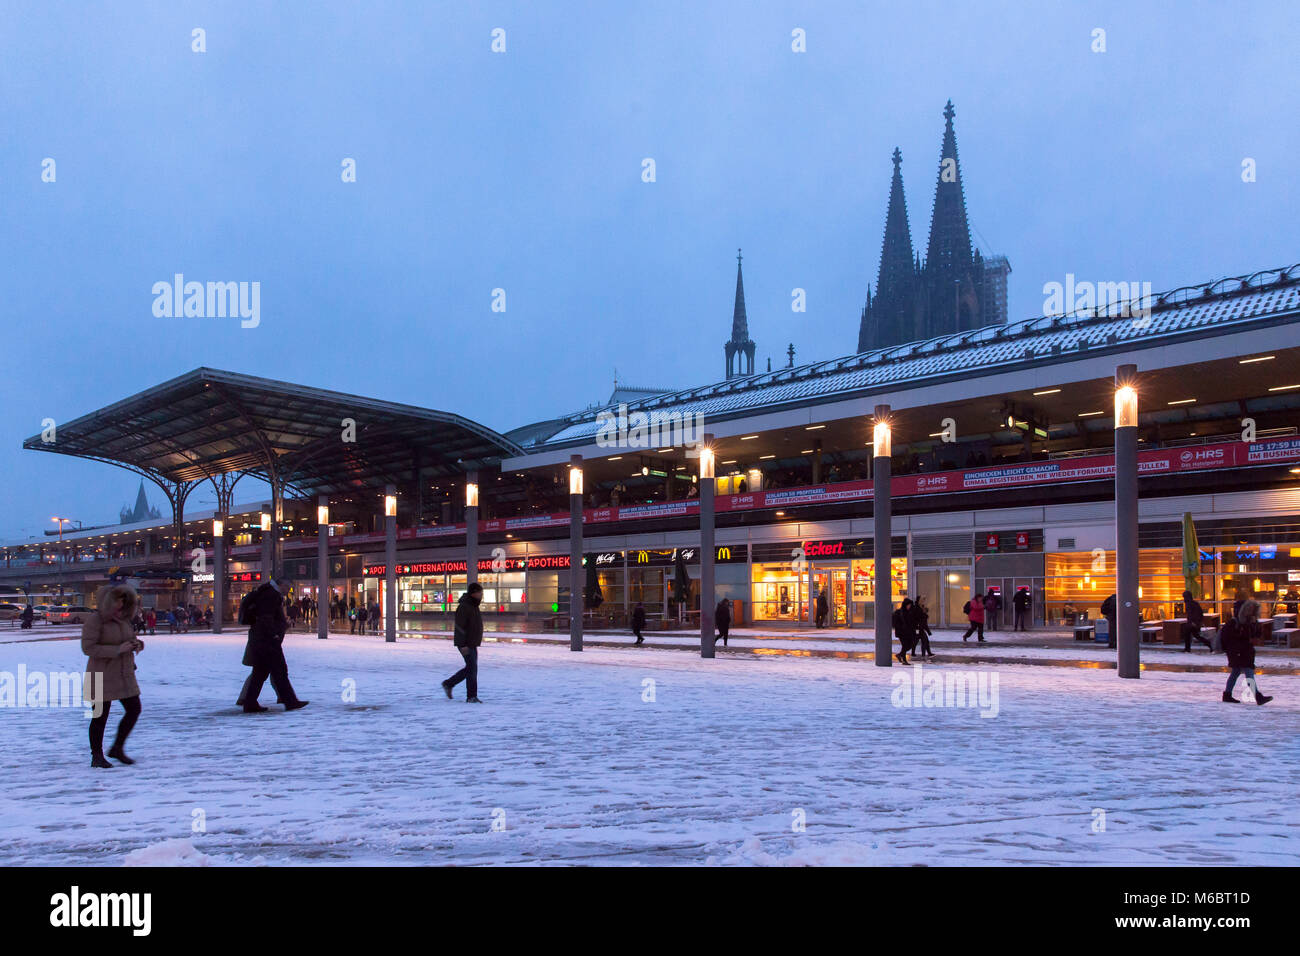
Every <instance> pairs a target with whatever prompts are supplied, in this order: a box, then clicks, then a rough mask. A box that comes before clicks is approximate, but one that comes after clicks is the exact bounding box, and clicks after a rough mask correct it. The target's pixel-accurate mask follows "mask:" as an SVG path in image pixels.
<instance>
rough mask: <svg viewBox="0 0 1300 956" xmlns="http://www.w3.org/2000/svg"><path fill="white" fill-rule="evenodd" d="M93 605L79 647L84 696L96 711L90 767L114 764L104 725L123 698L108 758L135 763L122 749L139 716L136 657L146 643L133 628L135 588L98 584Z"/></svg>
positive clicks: (92, 725) (82, 631)
mask: <svg viewBox="0 0 1300 956" xmlns="http://www.w3.org/2000/svg"><path fill="white" fill-rule="evenodd" d="M96 603H97V605H98V607H99V610H97V611H95V612H94V613H93V614H91V615H89V616H88V617H87V618H86V620H85V621H84V622H82V625H81V650H82V652H83V653H84V654H85V655H86V675H85V679H84V682H83V690H82V694H83V697H84V698H85V700H86V702H87V703H90V704H92V705H94V709H95V711H96V715H95V716H94V717H93V718H91V721H90V765H91V766H92V767H112V766H113V765H112V764H111V763H109V762H108V761H107V760H105V759H104V728H105V727H107V726H108V711H109V708H110V705H111V703H112V702H113V701H115V700H120V701H121V702H122V709H123V710H124V711H125V714H124V715H123V717H122V720H121V722H120V723H119V724H118V725H117V736H116V737H114V738H113V746H112V747H110V748H109V750H108V756H110V757H112V758H113V759H114V760H116V761H118V762H119V763H123V764H132V763H135V761H134V760H132V759H131V758H130V757H128V756H127V755H126V753H125V752H124V751H123V749H122V748H123V747H124V746H125V745H126V738H127V737H128V736H129V735H130V733H131V728H133V727H134V726H135V722H136V718H138V717H139V716H140V685H139V684H137V683H136V680H135V655H136V654H137V653H139V652H140V651H142V650H144V641H142V640H140V639H139V638H138V637H136V635H135V631H134V630H133V629H132V627H131V618H132V615H133V614H134V613H135V607H136V604H137V603H138V599H137V598H136V594H135V591H134V590H132V589H131V588H129V587H127V586H126V585H124V584H118V585H110V586H107V587H103V588H100V590H99V595H98V598H97V601H96Z"/></svg>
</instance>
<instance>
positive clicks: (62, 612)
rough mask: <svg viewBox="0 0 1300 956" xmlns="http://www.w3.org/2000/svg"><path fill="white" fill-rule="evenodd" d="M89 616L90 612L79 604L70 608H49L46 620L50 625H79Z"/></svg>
mask: <svg viewBox="0 0 1300 956" xmlns="http://www.w3.org/2000/svg"><path fill="white" fill-rule="evenodd" d="M90 614H91V610H90V608H88V607H85V606H83V605H80V604H74V605H72V606H71V607H67V606H61V607H57V608H50V613H49V615H48V617H47V618H46V620H48V621H49V622H50V623H51V624H80V623H81V622H82V621H84V620H85V619H86V618H87V617H89V616H90Z"/></svg>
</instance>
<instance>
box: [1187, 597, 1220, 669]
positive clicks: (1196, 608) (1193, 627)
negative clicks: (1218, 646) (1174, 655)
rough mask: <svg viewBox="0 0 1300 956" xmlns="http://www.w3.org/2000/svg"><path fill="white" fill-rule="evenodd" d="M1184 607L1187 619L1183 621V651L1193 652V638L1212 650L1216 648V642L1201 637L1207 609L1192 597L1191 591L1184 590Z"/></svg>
mask: <svg viewBox="0 0 1300 956" xmlns="http://www.w3.org/2000/svg"><path fill="white" fill-rule="evenodd" d="M1183 607H1184V608H1185V609H1186V610H1187V620H1185V621H1183V653H1184V654H1190V653H1191V652H1192V638H1196V639H1197V640H1198V641H1200V642H1201V643H1202V644H1204V645H1205V646H1206V647H1208V648H1210V650H1214V644H1213V643H1212V642H1210V641H1208V640H1206V639H1205V638H1203V637H1201V624H1202V623H1204V621H1205V611H1203V610H1202V609H1201V605H1200V602H1199V601H1197V600H1196V599H1195V598H1194V597H1192V592H1191V591H1184V592H1183Z"/></svg>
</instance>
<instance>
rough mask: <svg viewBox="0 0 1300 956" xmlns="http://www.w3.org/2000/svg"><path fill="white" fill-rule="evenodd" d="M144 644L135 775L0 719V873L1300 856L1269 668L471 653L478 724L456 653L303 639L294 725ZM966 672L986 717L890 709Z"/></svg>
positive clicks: (291, 647)
mask: <svg viewBox="0 0 1300 956" xmlns="http://www.w3.org/2000/svg"><path fill="white" fill-rule="evenodd" d="M35 636H36V637H40V638H44V637H46V635H45V634H43V633H41V632H39V631H38V632H36V633H35ZM15 638H16V635H6V636H5V640H4V642H3V643H0V672H7V673H10V674H14V673H17V672H18V668H19V667H20V666H22V667H23V668H25V670H26V672H27V673H28V674H32V673H37V672H68V671H80V670H81V668H82V666H83V663H84V660H85V658H84V657H83V656H82V654H81V651H80V646H79V643H78V642H77V641H76V640H51V639H43V640H35V641H18V640H16V639H15ZM146 643H147V648H146V650H145V651H144V652H143V653H142V654H141V655H140V657H139V672H138V677H139V680H140V685H141V688H142V698H141V699H142V702H143V704H144V712H143V715H142V716H141V719H140V722H139V724H138V726H137V728H136V731H135V733H134V734H133V735H132V737H131V740H130V746H129V752H130V754H131V755H132V756H133V757H134V758H135V759H136V760H137V763H136V764H135V765H134V766H131V767H124V766H114V768H113V769H112V770H93V769H91V767H90V765H89V752H88V748H87V743H86V725H87V720H86V718H85V716H84V715H83V714H84V712H83V711H82V710H81V709H77V708H55V707H6V708H5V709H3V710H0V727H2V728H3V737H2V739H3V749H4V754H5V764H6V766H7V773H6V785H5V787H4V789H3V798H2V799H3V803H0V835H2V837H3V846H4V851H3V854H0V859H3V862H4V863H6V864H21V865H83V864H94V865H118V864H124V863H137V862H144V863H149V862H158V863H209V864H212V865H248V864H267V865H277V864H316V863H357V864H390V865H417V864H420V865H425V864H460V865H468V864H488V863H492V864H522V863H539V862H543V863H570V864H614V865H636V864H672V865H695V864H708V863H720V864H737V863H738V864H750V863H756V864H818V863H828V864H829V863H851V864H892V865H912V864H925V865H931V866H934V865H941V866H945V865H963V864H1023V863H1029V864H1065V863H1069V864H1124V865H1157V864H1159V865H1164V864H1283V865H1286V864H1294V863H1295V862H1296V861H1297V850H1298V849H1300V810H1297V808H1296V802H1295V781H1296V780H1297V779H1300V749H1298V747H1297V737H1296V726H1297V714H1298V713H1300V706H1298V705H1297V699H1298V697H1300V678H1297V677H1294V676H1276V675H1268V674H1265V675H1263V676H1262V677H1261V684H1262V688H1263V690H1264V691H1265V692H1266V693H1269V694H1273V695H1275V698H1276V699H1275V700H1274V701H1273V702H1272V703H1271V704H1269V705H1268V706H1265V707H1257V706H1254V705H1246V704H1243V705H1241V706H1230V705H1225V704H1223V703H1221V702H1220V701H1219V694H1220V691H1221V689H1222V685H1223V676H1222V675H1220V674H1217V673H1165V672H1148V673H1147V674H1145V675H1144V676H1143V678H1142V679H1141V680H1140V681H1125V680H1120V679H1118V678H1117V677H1116V675H1115V672H1114V671H1113V670H1102V669H1087V668H1077V667H1055V666H1033V667H1030V666H1018V665H997V666H995V667H982V666H980V665H975V664H958V663H940V664H933V665H925V666H924V667H923V670H922V675H921V677H920V678H919V679H918V678H915V677H914V674H913V673H912V672H909V670H908V669H907V668H902V667H895V668H892V669H891V670H885V669H883V668H877V667H875V666H873V665H872V664H870V663H869V662H864V661H855V660H849V661H844V660H825V659H798V658H794V659H792V658H782V657H755V656H734V657H733V656H727V655H721V656H719V658H718V659H716V660H712V661H705V660H701V659H700V658H699V657H698V656H695V655H693V654H691V653H690V652H687V651H681V650H662V649H660V650H655V649H647V648H638V649H632V648H629V649H626V650H621V649H619V650H615V649H607V648H589V649H588V650H586V651H584V652H583V653H582V654H574V653H571V652H570V651H568V650H567V649H566V648H563V647H559V646H554V645H538V644H529V645H524V644H515V643H492V642H489V643H486V644H485V645H484V647H483V648H482V654H481V658H480V691H479V693H480V696H481V697H482V698H483V700H484V701H485V703H484V704H483V705H482V706H474V705H467V704H466V703H464V700H463V698H464V688H463V686H462V687H461V688H459V689H458V694H457V699H456V700H454V701H450V700H447V699H446V698H445V696H444V695H443V693H442V691H441V689H440V687H439V681H440V680H441V679H443V678H444V677H446V676H448V675H450V674H451V673H452V672H453V671H454V670H456V669H457V667H458V666H459V660H460V659H459V656H458V655H457V654H456V652H455V650H454V648H453V647H452V646H451V643H450V642H449V641H447V640H444V639H432V640H421V639H403V640H401V641H399V642H398V643H396V644H385V643H384V642H383V641H382V640H381V639H375V638H360V637H357V638H349V637H335V638H332V639H331V640H329V641H319V640H316V639H314V638H312V637H308V636H304V635H291V636H290V637H289V638H288V639H287V640H286V643H285V649H286V654H287V656H288V659H289V664H290V673H291V676H292V678H293V681H294V683H295V686H296V687H297V689H298V692H299V694H300V695H301V696H302V697H304V698H305V699H308V700H310V701H311V705H310V706H309V707H308V708H306V709H305V710H302V711H298V712H294V713H285V712H284V710H283V708H282V707H279V706H277V705H274V695H273V694H272V693H271V691H270V688H269V687H267V688H266V690H265V691H264V692H263V696H262V701H263V703H266V704H270V705H272V706H271V710H270V711H269V712H267V713H265V714H255V715H245V714H243V713H242V712H240V711H239V709H238V708H237V707H235V705H234V701H235V696H236V694H237V692H238V690H239V686H240V683H241V681H242V680H243V679H244V677H245V675H246V674H247V669H246V668H244V667H242V666H241V665H240V657H241V653H242V647H243V643H244V641H243V638H242V636H240V635H238V634H225V635H221V636H214V635H194V634H192V635H186V636H179V635H178V636H161V635H160V636H155V637H152V638H146ZM957 672H960V673H962V674H963V675H964V676H967V677H969V678H973V680H971V684H972V687H974V686H982V687H983V690H984V692H985V696H984V698H983V700H981V699H980V698H979V697H978V695H974V696H973V697H972V699H970V700H968V704H970V706H966V707H958V706H937V707H936V706H921V707H902V706H896V704H898V703H904V702H907V701H906V700H904V698H910V697H911V694H912V691H913V689H914V688H915V689H916V690H918V691H919V690H920V689H921V688H922V687H923V686H925V684H926V681H927V680H930V677H929V675H933V674H940V675H945V676H946V675H950V674H955V673H957ZM900 675H902V676H900ZM904 679H906V680H907V681H908V683H907V684H906V685H902V686H899V685H898V681H900V680H904ZM914 680H915V684H914V683H913V681H914ZM981 682H982V684H981ZM930 683H933V681H932V680H930ZM1242 689H1243V688H1242V687H1241V686H1240V685H1239V691H1240V690H1242ZM994 691H996V697H990V696H989V695H990V694H991V693H992V692H994ZM353 695H354V696H355V699H353ZM933 699H934V695H931V696H930V697H929V698H926V697H924V696H923V695H921V694H919V693H918V694H917V699H916V702H917V703H925V702H927V700H929V701H931V702H932V701H933ZM990 704H992V705H993V706H990ZM120 713H121V711H120V710H116V709H115V711H114V714H113V716H112V717H111V719H110V723H109V730H110V734H111V731H112V728H113V727H115V726H116V722H117V719H118V716H119V715H120ZM982 713H983V714H990V715H992V714H994V713H996V715H995V716H981V714H982Z"/></svg>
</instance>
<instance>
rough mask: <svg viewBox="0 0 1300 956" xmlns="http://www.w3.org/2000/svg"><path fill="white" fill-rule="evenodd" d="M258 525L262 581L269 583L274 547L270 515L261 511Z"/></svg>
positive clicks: (272, 572) (272, 569)
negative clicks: (260, 531) (260, 538)
mask: <svg viewBox="0 0 1300 956" xmlns="http://www.w3.org/2000/svg"><path fill="white" fill-rule="evenodd" d="M259 525H260V527H261V529H262V580H263V581H269V580H271V578H272V577H274V570H275V569H274V568H272V567H271V557H272V555H274V554H275V550H274V549H275V545H274V543H273V542H272V540H271V513H270V512H269V511H263V512H262V515H261V519H260V521H259Z"/></svg>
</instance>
